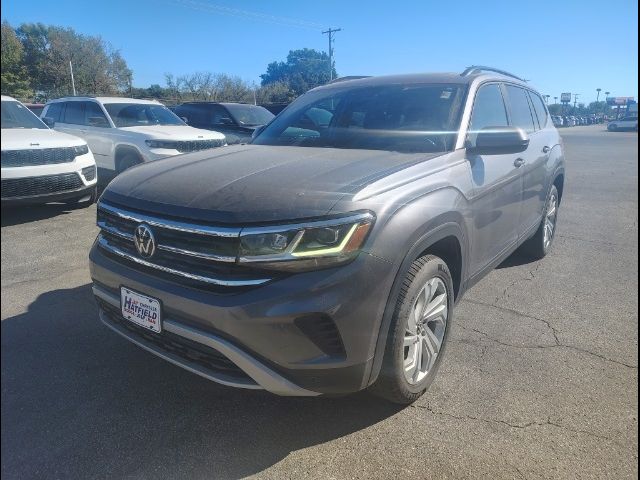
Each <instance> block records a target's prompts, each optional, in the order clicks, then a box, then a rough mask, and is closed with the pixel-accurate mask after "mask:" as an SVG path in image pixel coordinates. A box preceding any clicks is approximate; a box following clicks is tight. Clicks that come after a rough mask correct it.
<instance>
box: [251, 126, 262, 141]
mask: <svg viewBox="0 0 640 480" xmlns="http://www.w3.org/2000/svg"><path fill="white" fill-rule="evenodd" d="M265 128H266V125H260V126H259V127H258V128H256V129H255V130H254V131H253V133H252V134H251V140H253V139H254V138H256V137H257V136H258V135H260V134H261V133H262V131H263V130H264V129H265Z"/></svg>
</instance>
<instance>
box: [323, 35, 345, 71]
mask: <svg viewBox="0 0 640 480" xmlns="http://www.w3.org/2000/svg"><path fill="white" fill-rule="evenodd" d="M340 31H342V29H341V28H329V30H325V31H324V32H322V34H323V35H329V81H331V80H333V41H334V40H333V34H334V33H336V32H340Z"/></svg>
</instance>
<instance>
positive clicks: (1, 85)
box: [0, 20, 33, 100]
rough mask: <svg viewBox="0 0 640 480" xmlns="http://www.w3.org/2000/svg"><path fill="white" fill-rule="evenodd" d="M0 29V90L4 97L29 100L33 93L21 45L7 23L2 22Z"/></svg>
mask: <svg viewBox="0 0 640 480" xmlns="http://www.w3.org/2000/svg"><path fill="white" fill-rule="evenodd" d="M1 28H2V33H1V35H2V38H1V42H0V48H1V50H2V58H1V62H2V73H1V75H0V90H1V91H2V93H3V94H5V95H10V96H12V97H17V98H19V99H22V100H30V99H31V97H32V96H33V91H32V90H31V86H30V84H29V79H28V77H27V71H26V69H25V67H24V61H23V59H24V49H23V47H22V43H20V40H19V39H18V37H17V35H16V32H15V30H14V29H13V27H12V26H11V25H9V22H7V21H6V20H5V21H3V22H2V27H1Z"/></svg>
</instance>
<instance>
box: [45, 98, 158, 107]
mask: <svg viewBox="0 0 640 480" xmlns="http://www.w3.org/2000/svg"><path fill="white" fill-rule="evenodd" d="M61 100H64V101H65V102H68V101H74V100H97V101H99V102H100V103H147V104H154V105H158V104H159V103H160V102H158V101H157V100H140V99H138V98H125V97H62V98H56V99H55V100H50V102H59V101H61Z"/></svg>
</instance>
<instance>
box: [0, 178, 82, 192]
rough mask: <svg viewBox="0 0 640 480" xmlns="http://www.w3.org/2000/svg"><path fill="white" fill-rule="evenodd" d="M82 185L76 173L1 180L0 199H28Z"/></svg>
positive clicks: (69, 189) (74, 188)
mask: <svg viewBox="0 0 640 480" xmlns="http://www.w3.org/2000/svg"><path fill="white" fill-rule="evenodd" d="M83 186H84V184H83V183H82V180H81V179H80V176H79V175H78V174H77V173H63V174H61V175H47V176H43V177H27V178H8V179H3V180H2V194H1V196H2V198H16V197H30V196H35V195H47V194H51V193H62V192H66V191H73V190H77V189H79V188H81V187H83Z"/></svg>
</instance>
